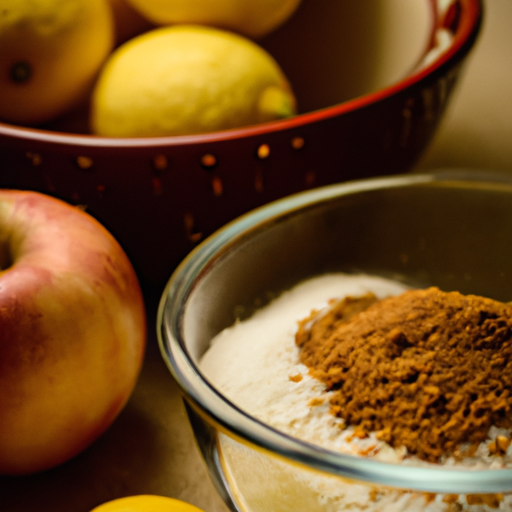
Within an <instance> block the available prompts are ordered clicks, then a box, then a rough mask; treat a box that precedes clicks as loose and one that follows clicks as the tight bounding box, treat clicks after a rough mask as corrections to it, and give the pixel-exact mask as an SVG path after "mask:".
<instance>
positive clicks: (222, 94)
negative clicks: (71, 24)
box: [91, 25, 295, 137]
mask: <svg viewBox="0 0 512 512" xmlns="http://www.w3.org/2000/svg"><path fill="white" fill-rule="evenodd" d="M294 113H295V97H294V95H293V92H292V91H291V89H290V86H289V84H288V81H287V80H286V77H285V76H284V74H283V72H282V71H281V69H280V67H279V66H278V64H277V63H276V62H275V60H274V59H273V58H272V57H271V56H270V55H269V54H268V53H267V52H266V51H265V50H263V49H262V48H261V47H260V46H258V45H257V44H256V43H254V42H252V41H250V40H248V39H246V38H245V37H242V36H240V35H236V34H233V33H231V32H226V31H223V30H219V29H214V28H211V27H201V26H194V25H176V26H173V27H163V28H158V29H154V30H151V31H149V32H146V33H145V34H142V35H140V36H137V37H135V38H134V39H131V40H130V41H128V42H127V43H125V44H124V45H122V46H120V47H119V48H118V49H117V50H116V51H114V52H113V53H112V55H111V56H110V58H109V59H108V61H107V62H106V64H105V66H104V67H103V69H102V72H101V74H100V76H99V78H98V81H97V83H96V86H95V89H94V91H93V96H92V102H91V129H92V131H93V133H95V134H97V135H102V136H110V137H151V136H160V135H189V134H197V133H206V132H213V131H218V130H224V129H229V128H235V127H240V126H247V125H252V124H258V123H262V122H266V121H271V120H275V119H279V118H283V117H288V116H290V115H293V114H294Z"/></svg>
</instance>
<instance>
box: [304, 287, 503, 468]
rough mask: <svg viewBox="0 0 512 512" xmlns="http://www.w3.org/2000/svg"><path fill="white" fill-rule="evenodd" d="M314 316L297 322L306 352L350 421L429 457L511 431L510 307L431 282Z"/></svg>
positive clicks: (350, 301)
mask: <svg viewBox="0 0 512 512" xmlns="http://www.w3.org/2000/svg"><path fill="white" fill-rule="evenodd" d="M316 316H318V314H317V313H313V314H312V316H310V317H309V318H306V319H305V320H303V321H302V322H300V324H299V330H298V332H297V335H296V342H297V345H298V346H299V347H300V358H301V361H302V362H303V363H304V364H305V365H306V366H308V367H309V369H310V372H311V373H312V374H313V376H315V377H316V378H318V379H320V380H321V381H323V382H325V383H326V385H327V388H328V389H329V390H331V391H333V395H332V398H331V403H330V405H331V412H332V413H333V414H335V415H336V416H339V417H341V418H343V419H344V420H345V423H346V424H347V425H354V426H357V429H358V430H359V431H361V430H362V431H364V432H368V433H369V432H377V435H378V437H379V438H380V439H382V440H384V441H386V442H388V443H389V444H390V445H391V446H393V447H395V448H398V447H401V446H405V447H406V448H407V450H408V452H409V453H411V454H415V455H417V456H418V457H420V458H422V459H424V460H427V461H431V462H438V461H440V460H441V459H442V457H443V456H444V455H447V454H453V453H454V452H455V451H456V450H457V449H459V448H460V446H461V444H463V443H469V444H472V445H476V444H478V443H480V442H482V441H484V440H485V439H486V435H487V432H488V430H489V428H490V427H491V426H492V425H495V426H497V427H504V428H511V427H512V417H511V406H512V393H511V391H512V306H511V305H509V304H503V303H501V302H497V301H494V300H491V299H487V298H483V297H477V296H473V295H468V296H465V295H462V294H460V293H458V292H448V293H447V292H442V291H441V290H439V289H438V288H429V289H426V290H411V291H407V292H405V293H403V294H401V295H398V296H396V297H389V298H386V299H383V300H380V301H378V300H377V299H376V297H375V296H373V295H372V294H369V295H367V296H364V297H362V298H360V299H354V298H347V299H344V300H342V301H340V302H339V303H337V304H334V305H333V306H332V308H331V309H330V311H329V312H328V313H327V314H325V315H323V316H321V317H320V318H318V319H315V317H316Z"/></svg>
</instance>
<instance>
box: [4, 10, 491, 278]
mask: <svg viewBox="0 0 512 512" xmlns="http://www.w3.org/2000/svg"><path fill="white" fill-rule="evenodd" d="M367 5H368V3H366V2H350V1H348V2H345V1H343V2H342V1H340V2H332V0H303V2H302V4H301V6H300V7H299V9H298V11H297V12H296V13H295V15H294V16H293V17H292V18H291V19H290V20H289V21H288V22H287V23H286V24H285V25H283V26H282V27H281V28H280V29H278V30H277V31H276V32H274V33H273V34H271V35H270V36H268V37H267V38H266V39H264V40H262V41H260V44H261V45H262V46H264V47H266V48H267V49H268V50H269V51H270V52H271V53H272V54H273V55H274V57H275V58H276V60H277V61H278V62H279V63H280V65H281V66H282V68H283V69H284V71H285V73H286V74H287V75H288V78H289V79H290V82H291V83H292V86H293V87H294V89H295V91H296V93H297V97H298V102H299V108H300V113H299V115H297V116H296V117H294V118H292V119H288V120H284V121H279V122H273V123H266V124H261V125H258V126H251V127H246V128H241V129H235V130H229V131H224V132H218V133H208V134H204V135H195V136H183V137H159V138H145V139H143V138H136V139H113V138H101V137H95V136H92V135H88V134H85V133H84V134H80V133H77V132H76V131H75V133H72V132H70V131H69V130H71V131H72V130H74V129H75V127H76V126H80V124H79V123H78V124H76V123H75V124H68V125H66V122H65V121H62V122H60V123H59V122H57V123H54V124H53V125H51V126H45V127H39V128H23V127H19V126H13V125H8V124H1V123H0V187H12V188H19V189H33V190H38V191H42V192H45V193H49V194H51V195H54V196H57V197H60V198H63V199H65V200H66V201H68V202H70V203H73V204H77V205H82V206H85V207H86V209H87V211H89V212H90V213H92V214H93V215H94V216H95V217H97V218H98V219H99V220H100V221H101V222H102V223H103V224H104V225H105V226H106V227H107V228H108V229H110V230H111V231H112V232H113V234H114V235H115V236H116V237H117V238H118V240H119V241H120V242H121V244H122V245H123V246H124V248H125V249H126V251H127V253H128V255H129V256H130V258H131V260H132V262H133V264H134V266H135V268H136V269H137V271H138V273H139V276H140V278H141V281H142V282H143V284H147V285H148V286H149V285H156V286H160V285H163V283H165V282H166V280H167V278H168V277H169V275H170V273H171V272H172V270H173V269H174V267H175V266H176V264H177V263H178V262H179V261H180V260H181V259H182V258H183V257H184V256H185V255H186V254H187V253H188V252H189V251H190V250H191V249H192V248H193V247H194V246H195V245H196V244H197V243H198V242H199V241H200V240H202V239H203V238H204V237H205V236H207V235H209V234H210V233H212V232H213V231H215V230H216V229H217V228H219V227H220V226H222V225H223V224H225V223H226V222H227V221H229V220H231V219H233V218H234V217H237V216H239V215H240V214H242V213H244V212H246V211H248V210H250V209H253V208H255V207H257V206H259V205H262V204H265V203H268V202H269V201H272V200H274V199H277V198H279V197H282V196H285V195H289V194H292V193H295V192H298V191H301V190H305V189H308V188H312V187H317V186H321V185H326V184H330V183H334V182H341V181H346V180H350V179H355V178H363V177H369V176H376V175H386V174H397V173H402V172H406V171H408V170H409V169H410V168H411V167H412V166H413V164H414V163H415V161H416V160H417V159H418V157H419V156H420V155H421V153H422V151H423V150H424V149H425V147H426V146H427V144H428V143H429V141H430V139H431V137H432V135H433V134H434V132H435V130H436V127H437V126H438V123H439V121H440V119H441V117H442V115H443V112H444V111H445V107H446V105H447V104H448V101H449V99H450V96H451V93H452V91H453V88H454V86H455V84H456V82H457V80H458V79H459V76H460V71H461V68H462V65H463V63H464V61H465V58H466V56H467V55H468V53H469V52H470V50H471V48H472V46H473V44H474V42H475V40H476V37H477V34H478V32H479V28H480V24H481V19H482V5H481V0H401V1H400V0H382V1H380V0H379V1H377V0H376V1H375V2H372V3H371V5H372V8H371V9H369V8H368V7H367ZM404 55H405V56H404ZM70 127H71V128H70ZM66 130H67V132H66Z"/></svg>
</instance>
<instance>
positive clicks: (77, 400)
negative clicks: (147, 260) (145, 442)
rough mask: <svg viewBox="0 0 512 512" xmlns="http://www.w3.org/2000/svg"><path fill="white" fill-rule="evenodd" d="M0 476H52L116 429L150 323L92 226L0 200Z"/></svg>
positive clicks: (74, 214)
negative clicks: (113, 426)
mask: <svg viewBox="0 0 512 512" xmlns="http://www.w3.org/2000/svg"><path fill="white" fill-rule="evenodd" d="M0 267H1V269H2V270H1V271H0V473H2V474H11V475H14V474H28V473H34V472H38V471H41V470H46V469H49V468H51V467H53V466H56V465H58V464H60V463H62V462H64V461H66V460H68V459H70V458H71V457H73V456H75V455H77V454H78V453H79V452H81V451H82V450H84V449H85V448H86V447H87V446H88V445H90V444H91V443H92V442H93V441H94V440H95V439H96V438H97V437H98V436H99V435H100V434H102V433H103V432H104V431H105V429H106V428H107V427H108V426H109V425H110V424H111V423H112V422H113V420H114V419H115V418H116V416H117V415H118V413H119V412H120V411H121V409H122V408H123V406H124V405H125V404H126V402H127V400H128V398H129V396H130V395H131V393H132V391H133V388H134V386H135V384H136V381H137V378H138V375H139V372H140V369H141V366H142V361H143V357H144V351H145V345H146V336H147V322H146V314H145V307H144V302H143V296H142V293H141V290H140V286H139V282H138V280H137V277H136V274H135V272H134V270H133V267H132V265H131V263H130V261H129V259H128V257H127V256H126V254H125V253H124V251H123V249H122V248H121V247H120V245H119V244H118V243H117V241H116V240H115V239H114V237H113V236H112V235H111V234H110V233H109V232H108V231H107V230H106V229H105V228H104V227H103V226H102V225H101V224H100V223H99V222H97V221H96V220H94V219H93V218H92V217H91V216H89V215H88V214H86V213H84V212H83V211H81V210H79V209H78V208H75V207H72V206H70V205H68V204H67V203H64V202H62V201H60V200H57V199H54V198H51V197H49V196H46V195H43V194H39V193H36V192H25V191H11V190H0Z"/></svg>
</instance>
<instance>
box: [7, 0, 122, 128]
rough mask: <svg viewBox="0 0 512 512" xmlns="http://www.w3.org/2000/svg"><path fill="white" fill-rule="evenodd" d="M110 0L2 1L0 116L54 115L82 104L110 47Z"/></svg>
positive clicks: (35, 119) (22, 119)
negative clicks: (81, 101)
mask: <svg viewBox="0 0 512 512" xmlns="http://www.w3.org/2000/svg"><path fill="white" fill-rule="evenodd" d="M112 45H113V20H112V11H111V8H110V5H109V4H108V2H107V1H106V0H2V3H1V6H0V71H1V74H0V119H2V120H4V121H8V122H13V123H20V124H36V123H41V122H44V121H48V120H51V119H53V118H55V117H57V116H59V115H61V114H63V113H64V112H65V111H66V110H68V109H70V108H71V107H72V106H74V105H75V104H76V103H78V102H79V101H80V100H81V99H82V98H83V97H84V96H85V95H86V93H87V92H88V90H90V87H91V84H92V82H93V81H94V78H95V76H96V74H97V72H98V70H99V68H100V66H101V64H102V63H103V61H104V60H105V58H106V57H107V55H108V54H109V53H110V51H111V50H112Z"/></svg>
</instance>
